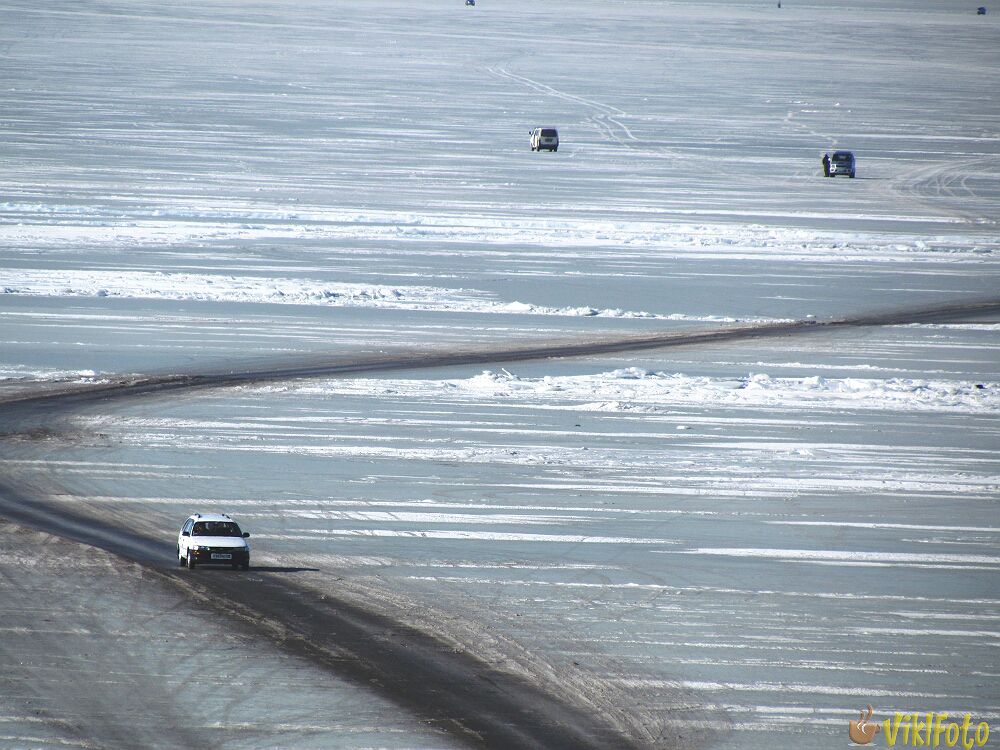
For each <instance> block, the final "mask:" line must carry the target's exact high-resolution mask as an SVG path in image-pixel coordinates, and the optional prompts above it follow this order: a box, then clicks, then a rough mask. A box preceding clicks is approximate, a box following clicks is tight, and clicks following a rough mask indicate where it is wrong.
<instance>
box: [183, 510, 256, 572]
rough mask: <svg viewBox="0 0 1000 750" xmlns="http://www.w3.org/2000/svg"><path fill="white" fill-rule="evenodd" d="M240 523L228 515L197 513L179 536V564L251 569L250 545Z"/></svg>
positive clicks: (189, 518) (190, 517) (185, 523)
mask: <svg viewBox="0 0 1000 750" xmlns="http://www.w3.org/2000/svg"><path fill="white" fill-rule="evenodd" d="M249 536H250V534H248V533H246V532H245V531H242V530H241V529H240V527H239V524H237V523H236V521H234V520H233V519H232V518H230V517H229V516H227V515H226V514H225V513H195V514H194V515H192V516H188V519H187V520H186V521H185V522H184V525H183V526H181V530H180V532H179V533H178V534H177V564H178V565H182V566H183V565H186V566H188V567H189V568H193V567H195V566H197V565H230V566H232V568H233V570H236V568H241V569H242V570H249V569H250V545H249V544H247V541H246V540H247V537H249Z"/></svg>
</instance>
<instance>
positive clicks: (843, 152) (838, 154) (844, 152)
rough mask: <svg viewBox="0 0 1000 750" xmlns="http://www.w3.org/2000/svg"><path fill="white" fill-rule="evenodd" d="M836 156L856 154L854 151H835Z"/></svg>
mask: <svg viewBox="0 0 1000 750" xmlns="http://www.w3.org/2000/svg"><path fill="white" fill-rule="evenodd" d="M833 155H834V156H854V152H853V151H834V152H833Z"/></svg>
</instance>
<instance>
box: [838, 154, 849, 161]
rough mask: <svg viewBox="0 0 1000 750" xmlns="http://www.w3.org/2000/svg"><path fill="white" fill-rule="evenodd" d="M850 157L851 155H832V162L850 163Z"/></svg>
mask: <svg viewBox="0 0 1000 750" xmlns="http://www.w3.org/2000/svg"><path fill="white" fill-rule="evenodd" d="M852 157H853V154H834V155H833V160H834V161H850V160H851V158H852Z"/></svg>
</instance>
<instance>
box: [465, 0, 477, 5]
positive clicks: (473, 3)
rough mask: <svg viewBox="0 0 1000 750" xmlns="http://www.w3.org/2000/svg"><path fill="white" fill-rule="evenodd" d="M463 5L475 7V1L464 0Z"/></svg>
mask: <svg viewBox="0 0 1000 750" xmlns="http://www.w3.org/2000/svg"><path fill="white" fill-rule="evenodd" d="M465 4H466V5H475V4H476V0H465Z"/></svg>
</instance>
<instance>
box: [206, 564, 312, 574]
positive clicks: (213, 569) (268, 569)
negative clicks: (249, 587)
mask: <svg viewBox="0 0 1000 750" xmlns="http://www.w3.org/2000/svg"><path fill="white" fill-rule="evenodd" d="M195 570H196V571H197V572H201V571H205V572H206V573H318V572H319V568H291V567H285V566H282V565H251V566H250V569H249V570H233V569H232V568H230V567H229V566H227V565H211V564H206V565H198V566H197V567H196V568H195Z"/></svg>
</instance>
